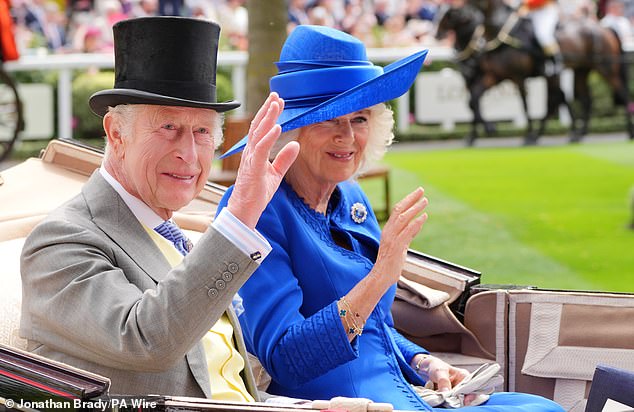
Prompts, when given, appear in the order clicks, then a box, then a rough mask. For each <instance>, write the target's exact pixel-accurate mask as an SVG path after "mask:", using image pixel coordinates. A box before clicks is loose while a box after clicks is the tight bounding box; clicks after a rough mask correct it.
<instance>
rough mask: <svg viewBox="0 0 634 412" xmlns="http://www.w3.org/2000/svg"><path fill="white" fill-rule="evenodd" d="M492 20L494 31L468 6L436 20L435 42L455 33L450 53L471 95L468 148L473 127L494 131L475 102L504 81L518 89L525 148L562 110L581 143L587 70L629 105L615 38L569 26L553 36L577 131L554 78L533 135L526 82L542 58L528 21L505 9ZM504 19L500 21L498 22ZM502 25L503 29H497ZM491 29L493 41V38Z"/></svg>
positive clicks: (587, 104)
mask: <svg viewBox="0 0 634 412" xmlns="http://www.w3.org/2000/svg"><path fill="white" fill-rule="evenodd" d="M495 15H496V16H497V21H498V22H501V23H498V24H497V25H493V24H491V22H487V21H486V19H485V13H483V12H482V11H481V10H479V9H477V8H475V7H473V6H471V5H469V4H468V5H465V6H463V7H461V8H448V9H445V10H444V11H443V12H442V13H441V14H440V17H439V19H438V20H437V32H436V37H437V38H443V37H445V36H446V35H447V34H448V32H449V31H453V32H454V33H455V44H454V47H455V48H456V51H457V52H458V55H457V61H458V67H459V69H460V71H461V73H462V74H463V76H464V78H465V82H466V84H467V88H468V90H469V93H470V100H469V107H470V108H471V110H472V112H473V121H472V128H471V132H470V135H469V136H468V138H467V143H468V144H469V145H471V144H473V143H474V141H475V139H476V138H477V134H478V132H477V125H478V124H483V125H484V128H485V131H486V132H487V133H488V134H491V133H492V132H493V131H494V126H493V125H492V124H491V123H489V122H486V121H485V120H484V119H483V118H482V115H481V113H480V106H479V101H480V98H481V97H482V95H483V94H484V92H485V91H486V90H487V89H489V88H491V87H492V86H494V85H496V84H498V83H500V82H502V81H503V80H510V81H512V82H513V83H514V84H515V85H516V86H517V88H518V90H519V93H520V96H521V98H522V104H523V107H524V111H525V114H526V118H527V121H528V126H527V130H526V134H525V137H524V139H525V140H524V142H525V144H535V143H536V142H537V139H538V137H539V136H540V135H541V134H543V132H544V128H545V125H546V120H547V119H548V118H550V117H552V116H554V115H555V114H556V112H557V109H558V108H559V106H560V105H562V104H563V105H565V106H566V107H567V109H568V111H569V113H570V117H571V118H572V127H571V131H570V140H571V141H579V140H580V139H581V138H582V137H583V136H584V135H585V134H587V130H588V122H589V119H590V110H591V106H592V99H591V94H590V90H589V87H588V76H589V73H590V71H591V70H597V71H598V72H599V73H600V74H601V75H602V76H603V77H604V78H605V79H606V80H607V81H608V84H609V85H610V87H611V88H612V90H613V93H614V96H615V101H618V102H621V103H623V104H625V106H626V108H627V103H628V101H629V96H628V93H627V82H626V78H625V73H626V68H625V63H624V59H623V50H622V47H621V43H620V41H619V38H618V36H617V35H616V34H615V33H614V32H613V31H612V30H609V29H606V28H603V27H600V26H599V25H598V24H596V22H591V21H583V22H581V21H580V22H571V23H570V24H568V25H565V26H563V27H562V28H561V29H560V30H558V32H557V39H558V41H559V43H560V47H561V49H562V51H563V55H564V62H565V64H566V66H567V67H570V68H571V69H573V71H574V78H575V87H574V93H575V98H576V99H577V100H578V101H579V102H580V103H581V108H582V113H581V116H580V122H581V124H580V125H577V119H576V118H575V115H574V113H573V110H572V109H571V107H570V104H569V103H568V101H567V100H566V98H565V95H564V93H563V92H562V90H561V88H560V86H559V77H558V76H548V77H546V83H547V91H548V93H547V94H548V98H547V110H546V115H545V116H544V117H543V118H542V119H540V122H539V127H538V129H537V130H534V128H533V121H532V119H530V117H529V114H528V108H527V103H526V89H525V86H524V81H525V80H526V79H527V78H529V77H536V76H542V75H543V74H544V73H543V67H544V56H543V54H542V53H541V49H540V48H539V46H538V45H537V43H536V40H535V38H534V34H533V27H532V23H531V22H530V20H528V19H525V18H521V17H518V15H517V14H516V13H515V12H514V11H513V10H512V9H510V8H509V7H507V6H503V5H500V6H499V7H498V8H497V9H496V13H495ZM500 15H502V18H500ZM500 25H501V27H500ZM492 26H494V27H495V30H494V33H495V35H491V32H492V28H491V27H492ZM626 122H627V130H628V133H629V136H630V139H632V138H634V129H633V128H632V121H631V118H630V115H629V113H628V112H627V110H626Z"/></svg>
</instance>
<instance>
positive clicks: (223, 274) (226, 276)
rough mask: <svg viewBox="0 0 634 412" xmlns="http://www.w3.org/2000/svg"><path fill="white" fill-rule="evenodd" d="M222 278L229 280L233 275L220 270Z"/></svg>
mask: <svg viewBox="0 0 634 412" xmlns="http://www.w3.org/2000/svg"><path fill="white" fill-rule="evenodd" d="M222 279H223V280H224V281H225V282H231V279H233V275H232V274H231V272H222Z"/></svg>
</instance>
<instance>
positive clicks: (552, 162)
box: [363, 142, 634, 292]
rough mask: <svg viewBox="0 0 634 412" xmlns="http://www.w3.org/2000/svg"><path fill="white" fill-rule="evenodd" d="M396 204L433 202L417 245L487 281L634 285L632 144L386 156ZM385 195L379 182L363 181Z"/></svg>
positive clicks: (612, 287)
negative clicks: (417, 196)
mask: <svg viewBox="0 0 634 412" xmlns="http://www.w3.org/2000/svg"><path fill="white" fill-rule="evenodd" d="M385 163H387V164H388V165H390V166H391V168H392V172H391V184H392V198H393V199H394V201H393V202H396V201H397V200H399V199H401V198H402V197H403V196H405V195H406V194H407V193H409V192H410V191H411V190H413V189H414V188H415V187H416V186H418V185H421V186H423V187H424V188H425V190H426V195H427V197H428V198H429V200H430V205H429V207H428V213H429V220H428V222H427V224H426V225H425V227H424V228H423V231H422V232H421V233H420V234H419V235H418V236H417V237H416V239H415V240H414V242H413V243H412V247H413V248H414V249H417V250H420V251H423V252H425V253H428V254H431V255H434V256H437V257H441V258H443V259H446V260H450V261H453V262H455V263H458V264H461V265H463V266H468V267H471V268H473V269H476V270H479V271H481V272H482V283H510V284H519V285H534V286H538V287H541V288H562V289H564V288H565V289H583V290H609V291H626V292H634V230H629V229H628V228H627V226H628V224H629V223H630V221H631V219H632V210H631V203H630V202H631V195H632V191H633V190H634V144H631V143H627V142H623V143H611V144H586V145H579V146H560V147H517V148H472V149H453V150H429V151H418V152H398V151H393V152H390V153H388V155H387V156H386V158H385ZM363 185H364V188H365V189H366V191H367V192H368V194H369V196H370V199H371V201H372V202H373V203H374V202H377V205H378V204H380V202H381V201H382V192H381V187H380V186H379V182H376V181H371V180H367V181H364V182H363Z"/></svg>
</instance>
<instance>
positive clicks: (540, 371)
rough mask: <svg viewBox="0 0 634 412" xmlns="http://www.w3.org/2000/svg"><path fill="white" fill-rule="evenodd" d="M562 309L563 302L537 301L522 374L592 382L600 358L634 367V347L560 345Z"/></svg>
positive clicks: (602, 360)
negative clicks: (633, 348)
mask: <svg viewBox="0 0 634 412" xmlns="http://www.w3.org/2000/svg"><path fill="white" fill-rule="evenodd" d="M562 309H563V304H561V303H537V304H536V303H534V302H533V306H532V309H531V331H530V336H529V340H528V348H527V351H526V357H525V359H524V365H523V366H522V373H524V374H527V375H531V376H539V377H547V378H552V377H557V378H566V379H584V380H588V381H589V380H592V374H593V373H594V369H595V367H596V363H597V361H598V362H600V363H604V364H607V365H612V366H617V367H623V368H626V369H634V350H632V349H619V348H587V347H579V346H559V343H558V340H559V333H558V331H559V327H560V319H561V312H562ZM538 326H539V327H538ZM533 327H535V330H534V328H533ZM537 329H539V330H537Z"/></svg>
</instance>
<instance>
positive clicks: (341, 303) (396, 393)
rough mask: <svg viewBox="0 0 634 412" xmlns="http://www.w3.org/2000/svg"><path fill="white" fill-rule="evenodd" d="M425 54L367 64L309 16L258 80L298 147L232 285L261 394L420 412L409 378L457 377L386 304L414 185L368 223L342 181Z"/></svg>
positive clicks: (383, 137) (417, 213)
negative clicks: (278, 105)
mask: <svg viewBox="0 0 634 412" xmlns="http://www.w3.org/2000/svg"><path fill="white" fill-rule="evenodd" d="M425 56H426V51H423V52H420V53H415V54H413V55H412V56H409V57H407V58H405V59H402V60H400V61H398V62H395V63H393V64H391V65H389V66H387V67H385V68H382V67H378V66H374V65H373V64H372V63H370V62H369V61H368V59H367V56H366V51H365V47H364V46H363V44H362V43H361V42H360V41H359V40H357V39H356V38H354V37H352V36H349V35H347V34H345V33H343V32H340V31H338V30H334V29H331V28H327V27H319V26H298V27H297V28H296V29H295V30H294V31H293V32H292V34H291V35H290V36H289V38H288V39H287V40H286V42H285V44H284V47H283V49H282V53H281V56H280V62H278V63H277V65H278V68H279V73H278V74H277V75H276V76H274V77H273V78H272V79H271V83H270V85H271V89H272V91H274V92H277V93H278V94H279V95H280V97H281V98H282V99H284V110H283V112H282V114H281V115H280V118H279V119H278V123H279V124H280V126H281V130H282V134H281V136H280V138H279V139H278V147H279V148H281V147H283V145H284V144H285V143H286V142H288V141H291V140H296V141H298V142H299V144H300V153H299V156H298V158H297V160H296V161H295V163H294V164H293V165H292V166H291V168H290V169H289V171H288V173H287V174H286V177H285V181H283V182H282V184H281V185H280V188H279V189H278V191H277V193H276V194H275V196H274V197H273V200H272V201H271V202H270V203H269V205H268V207H267V208H266V210H265V211H264V213H263V215H262V217H261V218H260V221H259V223H258V225H257V230H258V231H259V232H260V233H261V234H262V235H263V236H264V237H266V238H267V240H268V241H269V242H270V243H271V246H272V247H273V250H272V251H271V253H270V254H269V256H268V257H267V259H266V261H264V262H262V264H261V266H260V268H259V269H257V270H256V272H255V273H254V274H253V276H252V277H251V278H250V279H249V280H248V281H247V282H246V284H245V285H244V286H243V287H242V289H240V295H241V296H242V298H243V302H244V307H245V313H244V314H243V315H242V316H241V324H242V326H243V329H244V336H245V340H246V342H247V346H248V349H249V351H250V352H251V353H253V354H255V355H257V357H258V358H259V359H260V361H261V362H262V364H263V366H264V367H265V368H266V370H267V371H268V373H269V374H270V375H271V377H272V382H271V384H270V386H269V387H268V389H267V391H268V392H270V393H272V394H277V395H284V396H290V397H296V398H303V399H331V398H333V397H336V396H345V397H353V398H354V397H356V398H359V397H361V398H369V399H372V400H373V401H375V402H389V403H391V404H393V405H394V407H395V408H396V409H401V410H432V408H431V406H429V404H427V403H426V402H425V401H424V400H423V399H422V398H421V397H420V396H419V395H418V393H417V392H416V390H415V389H414V388H413V386H412V385H420V386H422V385H424V384H425V382H426V381H427V380H431V381H432V382H434V383H435V384H436V385H437V386H438V388H439V389H449V388H451V387H452V386H454V385H456V384H457V383H459V382H460V381H461V380H462V379H463V378H464V377H465V376H466V375H467V371H465V370H463V369H459V368H454V367H452V366H451V365H448V364H447V363H445V362H443V361H442V360H440V359H438V358H435V357H433V356H431V355H429V353H428V352H427V351H426V350H425V349H423V348H421V347H419V346H418V345H415V344H413V343H412V342H409V341H408V340H407V339H405V338H404V337H403V336H401V335H400V334H399V333H398V332H397V331H396V330H395V329H394V326H393V321H392V318H391V315H390V308H391V306H392V302H393V300H394V294H395V290H396V286H395V283H396V282H397V280H398V278H399V275H400V273H401V269H402V267H403V263H404V260H405V254H406V252H407V248H408V246H409V243H410V242H411V240H412V239H413V237H414V236H415V235H416V234H417V233H418V232H419V231H420V229H421V228H422V226H423V224H424V222H425V220H426V219H427V215H426V214H425V213H424V209H425V207H426V206H427V199H426V198H425V197H424V193H423V189H422V188H418V189H416V190H415V191H414V192H412V193H411V194H409V195H408V196H407V197H405V198H404V199H403V200H402V201H401V202H399V203H398V204H397V205H396V206H395V208H394V210H393V211H392V214H391V217H390V219H389V220H388V222H387V223H386V225H385V227H384V229H383V233H381V229H380V227H379V224H378V222H377V220H376V217H375V216H374V213H373V212H372V208H371V207H370V203H369V202H368V199H367V198H366V196H365V194H364V193H363V191H362V190H361V188H360V187H359V185H358V184H357V183H356V182H354V177H355V176H357V175H358V174H359V173H360V171H362V169H363V167H364V166H366V165H367V164H369V163H370V162H372V161H374V160H377V159H378V158H379V157H381V156H382V155H383V154H384V152H385V150H386V147H387V146H388V145H389V144H390V143H391V141H392V138H393V134H392V127H393V124H394V120H393V117H392V112H391V111H390V110H389V109H388V108H387V107H386V106H385V104H384V103H383V102H385V101H388V100H391V99H394V98H396V97H398V96H400V95H401V94H403V93H404V92H406V91H407V90H408V89H409V87H410V86H411V84H412V83H413V81H414V79H415V77H416V75H417V73H418V71H419V70H420V68H421V65H422V63H423V60H424V58H425ZM243 146H244V142H240V143H238V144H237V145H236V146H234V147H233V148H232V149H230V151H229V152H227V154H225V156H226V155H229V154H232V153H236V152H238V151H240V150H242V147H243ZM274 151H275V148H274V149H273V152H274ZM273 152H272V153H273ZM231 193H232V189H229V190H228V191H227V193H226V195H225V197H224V198H223V200H222V201H221V202H220V208H222V207H224V206H225V205H226V202H227V200H228V198H229V197H230V196H231ZM474 399H475V397H474V396H470V397H468V398H467V399H466V403H467V404H468V403H470V402H472V401H474ZM477 408H478V409H477V410H478V411H498V410H499V411H502V410H504V411H513V410H518V411H519V410H521V411H557V412H560V411H563V409H562V408H561V407H560V406H558V405H556V404H555V403H553V402H552V401H549V400H546V399H544V398H541V397H538V396H534V395H524V394H518V393H500V394H493V395H491V396H490V398H489V399H488V400H487V401H486V402H485V403H484V404H482V405H481V406H477Z"/></svg>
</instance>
